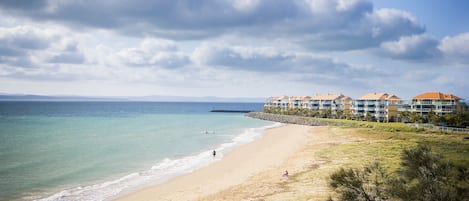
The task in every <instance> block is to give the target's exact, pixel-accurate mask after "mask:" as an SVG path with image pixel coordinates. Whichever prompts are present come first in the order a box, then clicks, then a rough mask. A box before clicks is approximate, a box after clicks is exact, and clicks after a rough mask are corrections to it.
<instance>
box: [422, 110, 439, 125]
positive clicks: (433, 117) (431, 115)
mask: <svg viewBox="0 0 469 201" xmlns="http://www.w3.org/2000/svg"><path fill="white" fill-rule="evenodd" d="M438 120H439V118H438V115H437V114H436V113H435V112H434V111H430V112H428V114H427V116H426V117H425V121H426V122H427V123H432V124H435V125H436V124H438Z"/></svg>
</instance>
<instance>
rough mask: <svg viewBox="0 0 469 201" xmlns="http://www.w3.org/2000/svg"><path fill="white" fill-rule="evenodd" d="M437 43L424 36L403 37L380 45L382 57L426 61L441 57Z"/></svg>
mask: <svg viewBox="0 0 469 201" xmlns="http://www.w3.org/2000/svg"><path fill="white" fill-rule="evenodd" d="M438 45H439V41H438V40H436V39H434V38H431V37H429V36H426V35H413V36H403V37H401V38H399V40H397V41H392V42H385V43H382V44H381V49H382V53H383V54H384V56H389V57H391V58H394V59H403V60H428V59H435V58H438V57H440V56H441V52H440V50H439V49H438Z"/></svg>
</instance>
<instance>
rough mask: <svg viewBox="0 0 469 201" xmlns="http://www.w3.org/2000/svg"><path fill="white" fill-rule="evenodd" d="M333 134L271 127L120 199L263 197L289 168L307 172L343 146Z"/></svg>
mask: <svg viewBox="0 0 469 201" xmlns="http://www.w3.org/2000/svg"><path fill="white" fill-rule="evenodd" d="M329 130H330V128H329V127H322V126H321V127H319V126H318V127H311V126H302V125H285V126H281V127H277V128H272V129H267V130H266V133H265V134H264V136H263V137H262V138H260V139H258V140H255V141H253V142H251V143H248V144H245V145H241V146H239V147H237V148H236V149H234V150H232V151H231V152H229V153H227V154H226V155H225V156H224V157H223V159H222V160H220V161H217V162H215V163H213V164H211V165H209V166H207V167H204V168H201V169H199V170H196V171H194V172H192V173H190V174H187V175H183V176H179V177H176V178H174V179H172V180H170V181H168V182H165V183H163V184H159V185H156V186H152V187H148V188H145V189H142V190H139V191H137V192H134V193H130V194H128V195H124V196H122V197H119V198H117V200H119V201H127V200H129V201H130V200H132V201H138V200H173V201H174V200H185V201H186V200H239V199H246V198H247V197H250V195H255V194H259V193H261V196H262V194H263V193H262V191H263V190H265V193H266V194H272V193H276V192H275V188H273V189H272V188H270V187H275V186H279V185H282V183H286V182H288V178H285V177H283V176H282V174H283V173H284V172H285V170H288V171H289V173H290V175H294V174H295V173H298V172H301V171H304V169H305V168H307V167H306V166H308V164H312V163H314V161H312V160H314V158H313V157H312V156H311V155H310V154H311V153H313V152H314V151H318V150H321V149H322V148H324V147H328V146H331V145H332V144H334V143H338V139H337V138H334V137H335V136H334V135H332V134H331V133H330V132H328V131H329ZM342 140H345V139H342ZM305 150H308V152H307V153H308V154H305V153H306V152H305ZM250 186H256V187H257V189H250ZM262 186H265V187H266V188H270V189H262ZM269 186H270V187H269ZM280 189H281V188H280ZM272 191H274V192H272Z"/></svg>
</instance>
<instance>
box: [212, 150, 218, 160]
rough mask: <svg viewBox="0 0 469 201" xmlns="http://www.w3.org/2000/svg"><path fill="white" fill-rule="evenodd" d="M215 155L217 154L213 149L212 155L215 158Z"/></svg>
mask: <svg viewBox="0 0 469 201" xmlns="http://www.w3.org/2000/svg"><path fill="white" fill-rule="evenodd" d="M216 155H217V152H216V151H215V150H213V157H214V158H215V156H216Z"/></svg>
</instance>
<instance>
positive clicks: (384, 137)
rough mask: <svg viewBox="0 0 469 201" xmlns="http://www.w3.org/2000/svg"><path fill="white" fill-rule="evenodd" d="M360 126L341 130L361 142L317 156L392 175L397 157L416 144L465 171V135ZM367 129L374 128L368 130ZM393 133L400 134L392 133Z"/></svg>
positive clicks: (468, 146)
mask: <svg viewBox="0 0 469 201" xmlns="http://www.w3.org/2000/svg"><path fill="white" fill-rule="evenodd" d="M341 121H343V120H341ZM345 121H347V120H345ZM363 124H366V125H367V126H363V125H362V124H358V126H357V127H358V128H348V127H341V129H347V130H349V132H350V133H351V134H352V135H353V136H356V137H359V138H361V139H363V141H361V142H356V143H349V144H342V145H338V146H333V147H330V148H328V149H325V150H323V151H322V152H321V153H320V154H321V156H322V157H325V158H328V159H330V160H338V161H341V160H343V161H349V162H347V163H345V164H343V165H344V167H347V166H350V167H358V166H363V165H366V164H369V163H371V162H373V161H380V162H381V163H382V164H383V166H384V167H387V168H389V170H391V171H394V170H396V169H397V167H399V163H400V156H401V153H402V151H403V150H404V149H409V148H411V147H415V146H417V144H426V145H429V146H430V147H431V148H432V150H433V152H435V153H438V154H441V155H442V156H443V157H444V158H445V160H448V161H451V162H453V163H455V164H457V165H461V166H464V167H467V168H469V139H466V138H469V134H461V133H455V134H451V133H440V132H431V131H430V132H429V131H419V132H409V131H407V130H405V129H403V130H404V131H405V132H404V131H402V130H401V129H400V128H401V127H402V125H404V126H405V124H402V123H375V122H364V123H363ZM376 124H378V125H376ZM370 126H375V127H371V128H370ZM397 129H399V130H400V131H396V130H397ZM347 159H352V160H347Z"/></svg>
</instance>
